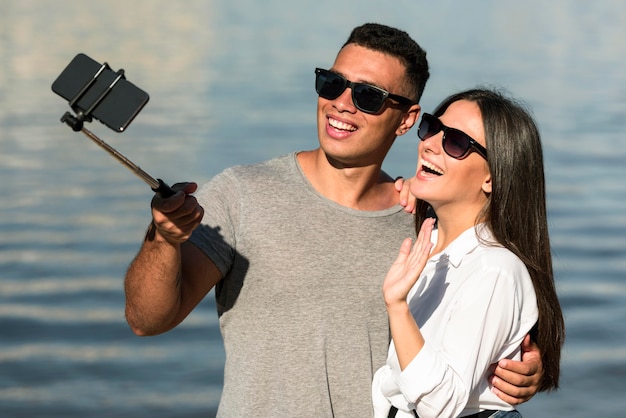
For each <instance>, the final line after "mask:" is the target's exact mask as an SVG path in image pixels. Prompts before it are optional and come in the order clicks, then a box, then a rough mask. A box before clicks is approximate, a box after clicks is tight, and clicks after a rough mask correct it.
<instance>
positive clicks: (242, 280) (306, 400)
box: [125, 24, 541, 417]
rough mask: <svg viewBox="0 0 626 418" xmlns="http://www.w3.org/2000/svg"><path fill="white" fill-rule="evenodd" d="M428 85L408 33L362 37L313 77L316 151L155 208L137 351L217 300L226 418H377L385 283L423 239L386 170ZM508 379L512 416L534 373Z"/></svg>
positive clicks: (132, 284) (233, 174) (139, 276)
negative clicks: (374, 398)
mask: <svg viewBox="0 0 626 418" xmlns="http://www.w3.org/2000/svg"><path fill="white" fill-rule="evenodd" d="M428 76H429V74H428V64H427V61H426V53H425V52H424V51H423V50H422V49H421V48H420V47H419V45H417V44H416V43H415V42H414V41H413V40H412V39H411V38H410V37H409V36H408V35H407V34H406V33H405V32H402V31H399V30H396V29H393V28H389V27H386V26H383V25H377V24H366V25H363V26H361V27H358V28H356V29H355V30H354V31H353V32H352V34H351V35H350V38H349V39H348V41H347V42H346V44H344V46H343V47H342V49H341V50H340V51H339V53H338V55H337V57H336V60H335V63H334V65H333V67H332V69H331V71H327V70H323V69H318V70H316V89H317V92H318V94H319V96H320V97H319V100H318V111H317V118H318V139H319V147H318V148H317V149H315V150H312V151H304V152H299V153H293V154H289V155H286V156H283V157H279V158H276V159H273V160H270V161H267V162H265V163H261V164H257V165H253V166H246V167H234V168H231V169H227V170H225V171H224V172H223V173H221V174H220V175H218V176H216V177H215V178H214V179H213V180H212V181H210V182H209V183H208V184H207V185H205V186H204V187H203V189H202V190H201V191H200V192H199V193H198V194H197V197H194V196H191V193H194V192H195V191H196V185H195V184H194V183H185V184H179V185H176V186H175V189H176V190H177V191H178V192H177V193H176V194H175V195H174V196H172V197H170V198H167V199H163V198H161V197H160V196H158V195H157V196H155V197H154V198H153V200H152V215H153V221H152V224H151V226H150V228H149V230H148V233H147V235H146V240H145V242H144V244H143V246H142V248H141V249H140V251H139V253H138V254H137V256H136V258H135V260H134V261H133V263H132V264H131V266H130V267H129V270H128V273H127V276H126V285H125V291H126V296H127V304H126V317H127V320H128V323H129V325H130V326H131V328H132V329H133V331H134V332H135V333H136V334H138V335H154V334H158V333H162V332H165V331H167V330H169V329H171V328H173V327H175V326H176V325H178V324H179V323H180V322H181V321H182V320H183V319H184V318H185V317H186V316H187V315H188V314H189V312H191V310H192V309H193V308H194V307H195V306H196V305H197V304H198V303H199V302H200V301H201V300H202V298H204V296H206V294H207V293H208V292H209V291H210V290H211V289H212V288H213V287H214V286H215V290H216V299H217V305H218V314H219V318H220V327H221V332H222V336H223V340H224V346H225V351H226V364H225V372H224V373H225V374H224V387H223V393H222V399H221V401H220V406H219V410H218V415H219V416H223V417H236V416H259V417H270V416H275V417H297V416H303V417H333V416H335V417H352V416H354V417H366V416H372V414H373V411H372V405H371V381H372V376H373V372H374V371H375V370H376V369H377V368H378V367H380V366H381V365H382V364H384V362H385V358H386V354H387V348H388V344H389V329H388V322H387V316H386V312H385V307H384V304H383V298H382V295H381V286H382V280H383V278H384V275H385V273H386V271H387V269H388V267H389V266H390V264H391V262H392V261H393V260H394V258H395V256H396V253H397V249H398V248H399V245H400V243H401V242H402V240H403V239H404V238H406V237H409V236H411V237H414V236H415V229H414V223H413V222H414V221H413V217H412V216H411V215H410V214H408V213H407V212H406V211H404V210H403V209H402V207H401V206H399V205H398V204H397V202H398V200H399V195H398V191H397V189H396V187H395V185H394V181H393V179H392V178H391V177H389V176H388V175H387V174H386V173H384V172H382V170H381V167H382V163H383V160H384V158H385V156H386V155H387V152H388V151H389V149H390V147H391V146H392V144H393V142H394V140H395V138H396V137H397V136H399V135H403V134H405V133H406V132H407V131H408V130H409V129H410V128H411V127H412V126H413V125H414V124H415V122H416V120H417V119H418V116H419V112H420V106H419V105H418V104H417V103H418V101H419V99H420V97H421V94H422V91H423V89H424V85H425V83H426V80H427V79H428ZM389 93H391V94H389ZM196 199H197V200H196ZM203 217H204V219H203ZM529 356H534V357H538V354H537V352H533V353H531V355H529ZM510 364H512V367H509V368H510V369H511V370H509V371H507V370H498V371H497V372H498V373H499V374H500V379H496V380H497V382H496V384H498V385H499V386H500V389H501V390H503V391H504V392H507V393H509V395H513V396H515V397H516V398H517V399H513V400H512V401H513V402H515V403H519V402H520V401H523V400H525V399H527V398H529V397H530V396H532V395H533V394H534V393H535V392H536V385H537V383H538V380H539V378H540V374H541V373H540V368H541V362H540V361H534V362H530V363H528V362H526V363H520V362H515V363H510ZM538 370H539V373H537V371H538ZM513 371H518V372H520V371H521V372H522V375H516V374H515V373H513ZM524 374H525V375H528V376H530V377H528V376H524ZM533 374H534V375H533ZM531 375H533V376H531ZM511 376H513V377H511ZM507 381H508V382H510V383H514V384H516V385H518V386H521V387H520V388H515V387H513V386H511V384H510V383H507ZM509 395H502V396H509Z"/></svg>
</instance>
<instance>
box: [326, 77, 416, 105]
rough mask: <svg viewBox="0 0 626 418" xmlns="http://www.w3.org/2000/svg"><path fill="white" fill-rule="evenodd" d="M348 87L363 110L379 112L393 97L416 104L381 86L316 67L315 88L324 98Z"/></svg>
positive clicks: (329, 97) (403, 102) (402, 101)
mask: <svg viewBox="0 0 626 418" xmlns="http://www.w3.org/2000/svg"><path fill="white" fill-rule="evenodd" d="M347 87H350V89H352V102H353V103H354V106H355V107H356V108H357V109H359V110H360V111H361V112H365V113H371V114H374V113H378V112H379V111H380V109H381V108H382V107H383V104H384V103H385V100H387V99H393V100H395V101H396V102H398V103H400V104H401V105H412V104H415V102H414V101H413V100H411V99H407V98H406V97H402V96H398V95H396V94H391V93H389V92H388V91H386V90H383V89H381V88H380V87H376V86H372V85H371V84H366V83H353V82H352V81H350V80H348V79H347V78H345V77H343V76H341V75H339V74H337V73H333V72H332V71H328V70H323V69H321V68H316V69H315V90H316V91H317V94H319V95H320V96H321V97H323V98H324V99H327V100H334V99H336V98H337V97H339V96H341V93H343V92H344V90H345V89H346V88H347Z"/></svg>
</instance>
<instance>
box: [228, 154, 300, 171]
mask: <svg viewBox="0 0 626 418" xmlns="http://www.w3.org/2000/svg"><path fill="white" fill-rule="evenodd" d="M294 164H295V153H293V152H292V153H289V154H284V155H281V156H278V157H274V158H271V159H269V160H265V161H261V162H258V163H251V164H240V165H235V166H232V167H229V168H227V169H225V170H224V171H223V173H224V174H226V175H235V176H241V175H255V174H257V175H258V174H262V173H268V174H269V173H274V172H277V171H284V170H288V169H290V168H291V167H293V166H294Z"/></svg>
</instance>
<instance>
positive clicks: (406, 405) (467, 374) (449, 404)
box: [372, 89, 564, 418]
mask: <svg viewBox="0 0 626 418" xmlns="http://www.w3.org/2000/svg"><path fill="white" fill-rule="evenodd" d="M418 136H419V137H420V139H421V142H420V144H419V155H418V164H417V172H416V176H415V177H414V178H413V179H411V181H410V185H409V188H410V191H411V194H412V195H414V196H415V197H417V206H416V227H417V226H420V227H419V231H418V238H417V240H416V242H415V244H414V245H413V247H411V240H410V239H407V240H405V241H404V242H403V244H402V247H401V249H400V254H399V255H398V258H397V259H396V261H395V262H394V264H393V265H392V267H391V268H390V270H389V272H388V274H387V277H386V278H385V281H384V284H383V295H384V299H385V304H386V306H387V312H388V314H389V322H390V328H391V337H392V342H391V344H390V347H389V355H388V359H387V364H386V365H385V366H384V367H382V368H381V369H379V370H378V371H377V373H376V375H375V377H374V381H373V386H372V395H373V399H374V409H375V411H376V416H377V417H387V416H392V415H393V413H396V408H397V415H396V416H397V417H405V416H406V417H415V416H416V415H417V416H419V417H420V418H427V417H456V416H475V417H504V416H520V415H519V413H518V412H517V411H515V410H514V408H513V407H512V406H511V405H509V404H507V403H505V402H504V401H502V400H501V399H499V398H498V397H497V396H496V395H495V394H493V393H492V392H491V391H490V389H489V387H488V384H487V379H486V376H487V375H488V374H489V370H488V368H489V366H490V364H492V363H495V362H497V361H498V360H499V359H502V358H515V359H519V357H520V344H521V342H522V340H523V338H524V336H525V335H526V334H527V333H529V332H530V333H531V336H532V337H533V339H534V340H535V341H536V342H537V344H538V345H539V347H540V349H541V352H542V361H543V367H544V377H543V381H542V388H541V389H542V390H550V389H553V388H557V387H558V381H559V362H560V351H561V347H562V344H563V341H564V322H563V316H562V313H561V308H560V306H559V301H558V298H557V295H556V289H555V286H554V277H553V273H552V261H551V254H550V241H549V237H548V226H547V219H546V203H545V180H544V174H543V157H542V149H541V141H540V137H539V132H538V130H537V127H536V125H535V123H534V121H533V119H532V117H531V116H530V115H529V114H528V112H526V111H525V110H524V108H523V107H522V106H520V105H519V104H517V103H516V102H514V101H513V100H511V99H509V98H507V97H505V96H504V95H502V94H501V93H499V92H496V91H491V90H486V89H473V90H468V91H464V92H461V93H458V94H455V95H452V96H450V97H448V98H447V99H446V100H444V101H443V102H442V103H441V104H440V105H439V107H438V108H437V110H436V111H435V112H434V114H433V115H429V114H424V115H423V117H422V121H421V123H420V126H419V130H418ZM431 211H432V212H434V214H435V217H436V221H435V219H433V218H431V217H430V216H432V212H431ZM435 223H436V228H435ZM418 279H419V280H418ZM390 411H391V412H390ZM506 411H508V412H506Z"/></svg>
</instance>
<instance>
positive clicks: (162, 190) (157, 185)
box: [61, 112, 176, 198]
mask: <svg viewBox="0 0 626 418" xmlns="http://www.w3.org/2000/svg"><path fill="white" fill-rule="evenodd" d="M61 122H63V123H66V124H67V125H69V126H70V127H72V129H73V130H75V131H76V130H77V129H76V128H78V130H80V131H81V132H82V133H84V134H85V135H87V137H88V138H89V139H91V140H92V141H93V142H95V143H96V144H98V145H99V146H100V147H102V148H103V149H104V150H105V151H107V152H108V153H109V154H111V155H112V156H113V157H114V158H115V159H117V160H118V161H119V162H120V163H122V164H123V165H124V166H125V167H126V168H128V169H129V170H130V171H132V172H133V173H135V174H136V175H137V176H138V177H139V178H141V179H142V180H143V181H144V182H146V184H147V185H148V186H150V188H151V189H152V190H153V191H154V192H156V193H159V194H160V195H161V196H162V197H164V198H167V197H170V196H172V195H173V194H174V193H176V192H174V191H173V190H172V189H170V187H169V186H168V185H167V184H165V182H164V181H163V180H161V179H155V178H154V177H152V176H151V175H150V174H148V173H146V172H145V171H144V170H142V169H141V167H139V166H138V165H137V164H135V163H133V162H132V161H131V160H129V159H128V158H126V157H125V156H124V155H123V154H122V153H120V152H119V151H118V150H116V149H115V148H113V147H112V146H110V145H109V144H107V143H106V142H104V141H103V140H102V139H100V138H99V137H98V136H97V135H95V134H94V133H93V132H91V131H90V130H89V129H87V128H85V127H84V126H83V124H82V121H81V120H80V118H77V117H75V116H74V115H72V114H71V113H70V112H66V113H65V114H64V115H63V117H61Z"/></svg>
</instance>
